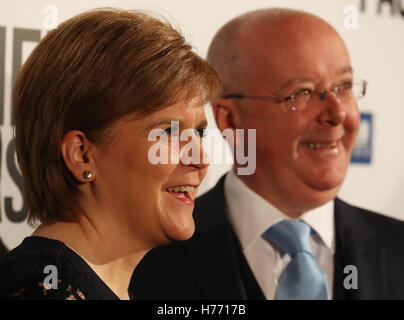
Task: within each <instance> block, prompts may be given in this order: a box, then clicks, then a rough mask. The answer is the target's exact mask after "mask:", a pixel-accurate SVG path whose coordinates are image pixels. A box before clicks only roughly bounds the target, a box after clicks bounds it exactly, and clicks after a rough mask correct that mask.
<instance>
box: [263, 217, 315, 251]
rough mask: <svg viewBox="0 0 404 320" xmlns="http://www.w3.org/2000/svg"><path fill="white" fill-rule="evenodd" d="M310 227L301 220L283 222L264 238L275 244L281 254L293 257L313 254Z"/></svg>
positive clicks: (269, 231)
mask: <svg viewBox="0 0 404 320" xmlns="http://www.w3.org/2000/svg"><path fill="white" fill-rule="evenodd" d="M310 235H311V228H310V226H309V225H308V224H307V223H305V222H303V221H301V220H283V221H281V222H279V223H277V224H275V225H274V226H272V227H270V228H269V229H268V230H267V231H265V232H264V234H263V235H262V237H263V238H264V239H265V240H267V241H269V242H271V243H273V244H275V245H276V246H277V247H278V249H280V252H281V254H282V255H283V254H284V253H287V254H289V256H291V257H293V256H294V255H295V253H296V252H302V251H306V252H308V253H310V254H312V251H311V245H310Z"/></svg>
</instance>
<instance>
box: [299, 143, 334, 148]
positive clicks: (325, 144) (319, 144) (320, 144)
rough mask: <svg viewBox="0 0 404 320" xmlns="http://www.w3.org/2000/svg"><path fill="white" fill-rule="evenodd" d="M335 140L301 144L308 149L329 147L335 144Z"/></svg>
mask: <svg viewBox="0 0 404 320" xmlns="http://www.w3.org/2000/svg"><path fill="white" fill-rule="evenodd" d="M337 143H338V142H337V141H333V142H314V141H313V142H304V143H303V145H304V146H306V147H307V148H310V149H330V148H335V147H336V146H337Z"/></svg>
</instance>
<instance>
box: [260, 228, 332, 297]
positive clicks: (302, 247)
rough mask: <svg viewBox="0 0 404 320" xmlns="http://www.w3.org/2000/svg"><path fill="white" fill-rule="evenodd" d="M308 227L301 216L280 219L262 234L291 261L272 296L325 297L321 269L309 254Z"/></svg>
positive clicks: (324, 285)
mask: <svg viewBox="0 0 404 320" xmlns="http://www.w3.org/2000/svg"><path fill="white" fill-rule="evenodd" d="M310 236H311V228H310V226H309V225H307V224H306V223H305V222H303V221H301V220H283V221H281V222H279V223H277V224H275V225H274V226H272V227H271V228H269V229H268V230H267V231H265V233H264V234H263V235H262V237H263V238H264V239H266V240H267V241H269V242H271V243H273V244H274V245H276V247H277V248H278V249H279V251H280V253H281V255H283V254H285V253H287V254H288V255H289V256H290V257H291V261H290V262H289V264H288V265H287V266H286V268H285V269H284V271H283V272H282V274H281V276H280V278H279V285H278V288H277V290H276V294H275V300H327V299H328V287H327V281H326V278H325V275H324V273H323V271H322V270H321V269H320V268H319V266H318V265H317V263H316V260H315V259H314V257H313V253H312V251H311V245H310Z"/></svg>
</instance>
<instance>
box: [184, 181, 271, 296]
mask: <svg viewBox="0 0 404 320" xmlns="http://www.w3.org/2000/svg"><path fill="white" fill-rule="evenodd" d="M225 210H226V208H225V198H224V177H222V178H221V179H220V181H219V182H218V184H217V185H216V187H215V188H214V189H213V190H211V191H209V192H208V193H207V194H206V195H204V196H202V197H201V198H200V199H198V200H197V203H196V206H195V211H194V218H195V222H196V232H195V235H194V237H193V239H191V241H190V242H189V245H188V246H187V247H186V249H185V250H186V254H187V256H188V259H189V261H190V263H191V265H192V268H193V270H194V274H195V277H196V278H197V282H198V283H199V286H200V288H201V295H202V299H203V298H209V299H247V298H248V299H251V298H252V299H259V298H264V296H263V294H262V292H261V290H260V289H259V287H258V284H257V282H256V280H255V278H254V276H253V275H252V272H251V269H250V268H249V266H248V264H247V262H246V261H245V258H244V255H243V253H242V250H241V247H240V245H239V242H238V239H237V238H236V236H235V234H234V232H233V230H232V228H231V226H230V224H229V222H228V221H227V219H226V217H225ZM207 261H209V263H207ZM260 294H261V295H260Z"/></svg>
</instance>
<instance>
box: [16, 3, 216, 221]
mask: <svg viewBox="0 0 404 320" xmlns="http://www.w3.org/2000/svg"><path fill="white" fill-rule="evenodd" d="M219 92H220V82H219V78H218V76H217V74H216V72H215V70H214V69H213V68H212V67H211V66H210V64H209V63H208V62H206V60H204V59H202V58H201V57H199V56H198V55H197V54H195V53H194V52H193V51H192V47H191V46H190V45H189V44H188V43H187V42H185V39H184V37H183V36H182V35H181V34H180V33H179V32H178V31H177V30H175V29H174V28H173V27H172V26H171V25H170V24H169V23H168V22H166V21H164V20H163V19H159V18H156V17H153V16H151V15H150V14H147V13H144V12H139V11H126V10H118V9H111V8H106V9H97V10H92V11H87V12H85V13H82V14H80V15H77V16H75V17H73V18H71V19H68V20H66V21H65V22H63V23H62V24H60V25H59V26H58V28H57V29H54V30H52V31H50V32H49V33H48V34H47V35H46V36H45V37H44V38H43V39H42V40H41V41H40V42H39V44H38V45H37V46H36V48H35V49H34V50H33V52H32V53H31V55H30V56H29V58H28V59H27V61H26V63H25V64H24V65H23V67H22V69H21V71H20V73H19V75H18V77H17V80H16V83H15V86H14V89H13V99H12V101H13V122H14V124H15V144H16V153H17V159H18V163H19V166H20V168H21V173H22V178H23V183H24V198H25V201H26V203H27V206H28V209H29V216H28V222H29V223H30V224H31V225H33V224H34V223H35V222H37V221H38V220H39V221H40V222H42V223H47V222H53V221H76V219H77V212H80V207H79V204H78V203H79V196H80V194H79V188H78V185H79V182H78V181H76V179H75V178H74V177H73V175H72V174H71V173H70V171H69V170H68V169H67V167H66V166H65V163H64V159H63V157H62V154H61V151H60V146H61V142H62V139H63V137H64V135H65V134H66V133H67V132H69V131H71V130H81V131H82V132H83V133H84V134H85V135H86V137H87V138H88V139H89V140H90V141H92V142H95V143H105V141H106V136H107V132H108V129H110V128H111V127H112V125H113V124H114V123H116V121H118V120H120V119H122V118H123V117H125V116H128V115H130V114H132V113H134V112H137V113H138V114H143V115H147V114H149V113H152V112H153V111H155V110H159V109H162V108H164V107H167V106H169V105H172V104H174V103H177V102H180V101H182V100H184V99H190V98H192V97H194V96H196V95H201V96H202V98H203V103H208V102H212V101H213V100H214V99H215V98H216V97H217V96H218V94H219Z"/></svg>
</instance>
